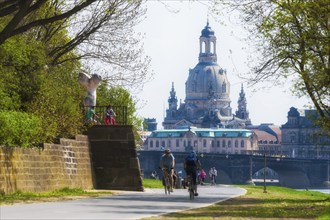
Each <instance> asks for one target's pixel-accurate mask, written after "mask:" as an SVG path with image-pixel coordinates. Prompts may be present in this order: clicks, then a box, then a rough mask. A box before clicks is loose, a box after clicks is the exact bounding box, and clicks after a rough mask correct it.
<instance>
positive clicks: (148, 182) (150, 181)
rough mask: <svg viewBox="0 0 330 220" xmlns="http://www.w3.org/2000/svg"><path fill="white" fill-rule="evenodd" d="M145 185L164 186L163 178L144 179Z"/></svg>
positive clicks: (147, 186) (149, 186)
mask: <svg viewBox="0 0 330 220" xmlns="http://www.w3.org/2000/svg"><path fill="white" fill-rule="evenodd" d="M143 187H144V188H163V184H162V181H161V180H155V179H146V178H144V179H143Z"/></svg>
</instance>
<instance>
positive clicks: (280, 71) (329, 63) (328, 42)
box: [214, 0, 330, 130]
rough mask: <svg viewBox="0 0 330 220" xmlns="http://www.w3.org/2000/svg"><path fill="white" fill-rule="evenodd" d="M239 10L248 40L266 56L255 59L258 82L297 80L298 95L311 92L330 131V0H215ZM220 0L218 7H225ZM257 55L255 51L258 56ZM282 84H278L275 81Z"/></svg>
mask: <svg viewBox="0 0 330 220" xmlns="http://www.w3.org/2000/svg"><path fill="white" fill-rule="evenodd" d="M214 2H215V3H217V4H220V3H223V4H225V5H226V6H228V7H229V8H230V9H237V10H238V11H239V12H240V18H241V21H242V22H243V24H244V26H245V27H246V28H247V30H249V32H250V35H249V36H248V40H249V41H250V42H252V43H254V46H255V48H256V50H257V51H256V52H257V53H259V55H260V56H258V57H257V58H255V59H253V60H252V61H251V62H250V63H253V66H252V72H251V73H250V76H249V80H250V82H251V83H252V84H256V83H260V82H262V81H266V80H270V81H272V82H273V83H275V82H278V81H280V80H282V82H286V81H287V80H288V79H290V78H293V82H294V87H293V91H294V93H295V94H296V95H297V96H298V97H299V96H307V97H309V98H310V100H311V101H312V103H313V106H314V107H315V108H316V109H317V111H318V113H319V115H320V117H321V120H320V121H319V123H320V124H321V125H322V126H324V127H325V128H327V130H329V129H330V108H329V105H330V26H329V21H330V3H329V0H317V1H316V0H308V1H306V0H263V1H254V0H230V1H228V0H214ZM217 4H216V6H215V7H216V8H215V9H216V10H218V12H219V9H220V8H223V7H219V5H217ZM255 54H256V53H253V55H255ZM275 84H276V83H275Z"/></svg>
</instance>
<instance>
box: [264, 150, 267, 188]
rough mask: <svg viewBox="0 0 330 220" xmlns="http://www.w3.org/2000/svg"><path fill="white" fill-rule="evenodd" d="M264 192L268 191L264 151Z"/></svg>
mask: <svg viewBox="0 0 330 220" xmlns="http://www.w3.org/2000/svg"><path fill="white" fill-rule="evenodd" d="M264 193H267V190H266V153H264Z"/></svg>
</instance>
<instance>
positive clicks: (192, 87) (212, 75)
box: [186, 64, 230, 100]
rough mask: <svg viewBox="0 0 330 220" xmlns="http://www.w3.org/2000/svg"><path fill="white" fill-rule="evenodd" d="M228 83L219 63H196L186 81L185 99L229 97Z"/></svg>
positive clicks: (224, 71)
mask: <svg viewBox="0 0 330 220" xmlns="http://www.w3.org/2000/svg"><path fill="white" fill-rule="evenodd" d="M229 88H230V83H229V81H228V79H227V74H226V70H224V69H222V68H221V67H220V66H219V65H217V64H214V65H203V64H197V65H196V67H195V68H194V69H192V70H190V72H189V76H188V80H187V81H186V100H205V99H210V98H211V97H213V98H215V99H229V92H230V91H229Z"/></svg>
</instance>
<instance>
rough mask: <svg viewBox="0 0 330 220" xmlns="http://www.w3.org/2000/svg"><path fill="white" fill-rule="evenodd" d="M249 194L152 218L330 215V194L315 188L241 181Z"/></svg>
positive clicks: (315, 216) (319, 216)
mask: <svg viewBox="0 0 330 220" xmlns="http://www.w3.org/2000/svg"><path fill="white" fill-rule="evenodd" d="M239 187H242V188H244V189H246V190H247V194H245V195H243V196H240V197H237V198H233V199H230V200H227V201H224V202H220V203H216V204H214V205H211V206H208V207H204V208H199V209H191V210H187V211H183V212H176V213H171V214H166V215H162V216H159V217H156V218H155V217H153V218H152V219H196V220H197V219H198V220H199V219H201V220H205V219H206V220H207V219H225V220H226V219H258V220H259V219H283V218H286V219H324V220H326V219H327V220H329V219H330V195H329V194H324V193H320V192H315V191H297V190H294V189H289V188H284V187H276V186H268V187H267V193H264V192H263V186H250V185H241V186H239Z"/></svg>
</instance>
